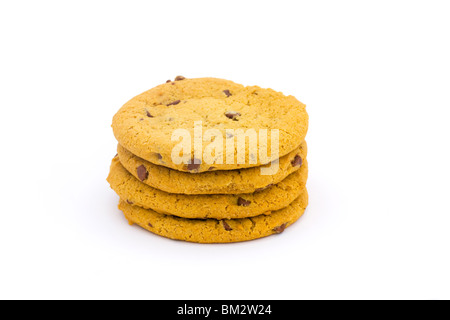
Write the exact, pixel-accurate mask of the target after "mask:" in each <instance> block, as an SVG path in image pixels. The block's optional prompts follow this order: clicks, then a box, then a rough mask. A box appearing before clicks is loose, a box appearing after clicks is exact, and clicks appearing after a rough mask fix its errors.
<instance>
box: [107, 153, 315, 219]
mask: <svg viewBox="0 0 450 320" xmlns="http://www.w3.org/2000/svg"><path fill="white" fill-rule="evenodd" d="M307 175H308V165H307V161H305V163H304V164H303V165H302V167H301V168H300V170H297V171H296V172H294V173H292V174H291V175H289V176H288V177H287V178H286V179H284V180H283V181H281V182H279V183H278V184H276V185H273V186H271V187H269V188H267V189H265V190H262V191H260V192H255V193H246V194H236V195H233V194H219V195H185V194H172V193H167V192H164V191H161V190H159V189H156V188H153V187H150V186H148V185H146V184H144V183H142V182H140V181H139V180H137V179H136V178H135V177H133V176H132V175H131V174H130V173H129V172H128V171H127V170H126V169H125V168H124V167H123V166H122V164H121V163H120V161H119V159H118V157H116V158H114V159H113V161H112V164H111V171H110V174H109V176H108V179H107V180H108V182H109V183H110V185H111V188H112V189H113V190H114V191H115V192H116V193H117V194H118V195H119V196H120V198H122V199H124V200H126V201H128V203H130V204H133V205H135V206H139V207H142V208H146V209H152V210H154V211H156V212H159V213H164V214H169V215H175V216H179V217H183V218H190V219H205V218H214V219H236V218H247V217H253V216H258V215H261V214H268V213H270V211H273V210H279V209H281V208H284V207H286V206H288V205H289V204H290V203H291V202H292V201H294V199H295V198H297V197H298V196H299V195H300V194H301V192H302V191H303V189H304V186H305V184H306V180H307Z"/></svg>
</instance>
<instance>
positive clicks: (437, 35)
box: [0, 0, 450, 299]
mask: <svg viewBox="0 0 450 320" xmlns="http://www.w3.org/2000/svg"><path fill="white" fill-rule="evenodd" d="M449 16H450V3H449V2H448V1H261V0H259V1H244V0H239V1H231V0H228V1H194V0H193V1H176V0H171V1H70V2H69V1H2V2H1V3H0V37H1V38H0V41H1V42H0V57H1V59H0V108H1V114H0V133H1V139H2V140H1V141H2V148H1V156H0V161H1V166H0V173H1V175H0V179H1V182H0V183H1V190H0V196H1V200H2V201H1V207H0V208H1V209H0V212H1V220H0V241H1V242H0V250H1V251H0V298H2V299H15V298H42V299H53V298H57V299H72V298H74V299H119V298H125V299H132V298H133V299H372V298H373V299H420V298H423V299H444V298H447V299H449V298H450V289H449V288H450V275H449V270H450V255H449V245H450V209H449V201H450V197H449V195H450V188H449V184H450V151H449V150H450V146H449V140H448V139H449V137H450V129H449V121H450V112H449V110H450V41H449V39H450V19H449ZM179 74H180V75H184V76H186V77H189V78H194V77H204V76H213V77H219V78H225V79H230V80H233V81H235V82H238V83H242V84H245V85H259V86H261V87H271V88H274V89H276V90H279V91H282V92H284V93H285V94H292V95H295V96H296V97H297V98H298V99H299V100H301V101H302V102H304V103H305V104H307V106H308V107H307V108H308V109H307V110H308V112H309V114H310V130H309V133H308V137H307V141H308V148H309V155H308V156H309V157H308V160H309V167H310V179H309V182H308V188H309V193H310V206H309V207H308V209H307V212H306V213H305V215H304V216H303V217H302V218H301V219H300V220H299V221H298V223H296V224H295V225H293V226H292V227H291V228H289V229H287V230H286V231H285V232H284V233H283V234H282V235H279V236H273V237H269V238H266V239H262V240H257V241H252V242H248V243H240V244H230V245H198V244H190V243H184V242H179V241H172V240H168V239H164V238H161V237H158V236H155V235H153V234H151V233H149V232H146V231H144V230H142V229H140V228H138V227H130V226H128V224H127V222H126V220H125V219H124V217H123V216H122V214H121V213H120V211H118V209H117V207H116V205H117V202H118V198H117V196H116V195H115V194H114V192H113V191H112V190H110V188H109V185H108V184H107V182H106V181H105V179H106V176H107V174H108V169H109V165H110V160H111V158H112V157H113V156H114V154H115V153H116V152H115V148H116V141H115V140H114V137H113V134H112V130H111V128H110V124H111V120H112V117H113V115H114V113H115V112H116V111H117V110H118V109H119V107H120V106H121V105H122V104H123V103H125V102H126V101H127V100H128V99H130V98H132V97H133V96H135V95H137V94H139V93H141V92H143V91H145V90H147V89H149V88H151V87H153V86H155V85H158V84H160V83H163V82H165V81H166V80H167V79H170V78H172V79H173V78H174V77H175V76H177V75H179Z"/></svg>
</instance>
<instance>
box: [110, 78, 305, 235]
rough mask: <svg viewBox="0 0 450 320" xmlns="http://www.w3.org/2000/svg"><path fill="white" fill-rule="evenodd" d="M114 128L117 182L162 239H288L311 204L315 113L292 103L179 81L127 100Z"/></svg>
mask: <svg viewBox="0 0 450 320" xmlns="http://www.w3.org/2000/svg"><path fill="white" fill-rule="evenodd" d="M112 127H113V131H114V135H115V137H116V139H117V140H118V142H119V145H118V149H117V155H116V157H114V159H113V160H112V165H111V170H110V174H109V176H108V182H109V183H110V185H111V188H112V189H113V190H114V191H115V192H116V193H117V194H118V195H119V197H120V203H119V209H120V210H122V211H123V213H124V215H125V217H126V219H127V220H128V221H129V223H130V224H138V225H139V226H141V227H143V228H145V229H147V230H149V231H151V232H153V233H155V234H158V235H161V236H164V237H167V238H171V239H177V240H184V241H191V242H199V243H224V242H238V241H246V240H252V239H257V238H261V237H265V236H269V235H272V234H279V233H281V232H283V231H284V230H285V228H286V227H288V226H289V225H291V224H292V223H294V222H295V221H296V220H298V218H299V217H300V216H301V215H302V214H303V213H304V211H305V208H306V206H307V204H308V194H307V191H306V180H307V176H308V164H307V161H306V153H307V149H306V142H305V140H304V139H305V136H306V133H307V130H308V115H307V113H306V110H305V105H304V104H302V103H301V102H299V101H298V100H297V99H295V98H294V97H292V96H285V95H283V94H282V93H279V92H276V91H274V90H271V89H262V88H260V87H257V86H251V87H245V86H242V85H240V84H236V83H234V82H231V81H227V80H222V79H215V78H200V79H186V78H184V77H182V76H178V77H176V78H175V80H174V81H170V80H168V81H167V82H166V83H164V84H162V85H159V86H157V87H155V88H153V89H150V90H149V91H146V92H144V93H143V94H141V95H138V96H137V97H135V98H133V99H131V100H130V101H129V102H127V103H126V104H125V105H124V106H123V107H122V108H121V109H120V110H119V111H118V113H117V114H116V115H115V116H114V119H113V124H112ZM255 139H256V140H255Z"/></svg>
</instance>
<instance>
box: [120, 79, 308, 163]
mask: <svg viewBox="0 0 450 320" xmlns="http://www.w3.org/2000/svg"><path fill="white" fill-rule="evenodd" d="M112 127H113V131H114V134H115V136H116V138H117V140H118V141H119V143H120V144H121V145H122V146H123V147H124V148H125V149H127V150H128V151H130V152H131V153H133V154H135V155H136V156H138V157H140V158H142V159H144V160H146V161H148V162H151V163H154V164H156V165H160V166H165V167H168V168H172V169H176V170H179V171H186V172H206V171H215V170H234V169H242V168H249V167H257V166H261V165H265V164H268V163H270V162H272V161H274V160H276V159H278V158H280V157H283V156H285V155H287V154H289V153H290V152H292V151H293V150H295V149H296V148H297V147H298V146H299V145H300V144H301V143H302V142H303V140H304V138H305V135H306V132H307V129H308V114H307V113H306V110H305V105H304V104H302V103H301V102H299V101H298V100H297V99H296V98H294V97H293V96H285V95H283V94H282V93H280V92H276V91H274V90H272V89H262V88H260V87H257V86H250V87H245V86H243V85H240V84H236V83H234V82H231V81H228V80H222V79H215V78H200V79H186V78H184V77H177V78H176V79H175V81H169V82H167V83H164V84H162V85H159V86H157V87H155V88H153V89H150V90H148V91H146V92H144V93H142V94H140V95H138V96H136V97H135V98H133V99H131V100H130V101H128V102H127V103H126V104H125V105H124V106H123V107H122V108H121V109H120V110H119V111H118V113H117V114H116V115H115V116H114V119H113V124H112ZM177 130H184V131H183V133H187V134H189V140H191V141H189V142H191V143H190V144H189V145H187V146H186V148H188V149H189V150H185V149H186V148H183V153H182V157H181V158H182V159H181V160H179V159H177V160H176V161H175V160H174V155H177V157H178V156H179V154H177V153H176V152H175V151H174V150H177V149H176V148H177V146H179V145H180V143H181V142H180V141H181V140H182V139H181V138H180V137H179V136H177V135H175V133H177V132H178V133H179V131H177ZM229 130H234V131H236V132H237V131H238V130H242V131H243V132H244V131H245V132H247V131H251V130H254V131H255V132H256V133H259V134H260V133H261V132H263V131H264V130H266V131H267V133H268V136H267V141H263V140H261V138H259V140H258V142H257V144H258V146H257V147H258V149H259V148H260V147H262V146H263V147H267V156H266V157H261V155H260V154H259V153H256V152H254V151H253V150H252V149H250V145H249V146H247V147H245V148H243V149H244V150H241V149H242V148H238V145H239V143H238V138H239V135H238V134H233V133H230V132H229ZM234 131H233V132H234ZM211 132H214V133H215V134H216V135H214V136H209V135H208V134H211ZM276 134H278V136H279V139H278V141H279V145H278V146H279V148H278V152H275V150H276V146H275V144H273V143H272V137H276ZM177 137H178V138H177ZM244 137H245V136H244ZM196 139H197V140H196ZM216 139H217V140H216ZM235 140H236V141H235ZM196 141H197V142H198V143H197V145H198V144H201V146H199V147H198V148H195V145H196V144H195V143H196ZM183 142H184V140H183ZM227 142H229V144H227ZM231 142H233V144H234V145H233V144H231ZM212 143H215V144H216V146H221V147H222V148H220V149H214V152H210V151H211V150H212V148H210V147H211V144H212ZM205 154H211V157H210V158H205Z"/></svg>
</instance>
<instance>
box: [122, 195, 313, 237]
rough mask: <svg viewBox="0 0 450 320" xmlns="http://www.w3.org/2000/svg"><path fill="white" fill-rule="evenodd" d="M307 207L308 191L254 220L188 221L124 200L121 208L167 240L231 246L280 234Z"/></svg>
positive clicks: (135, 222) (139, 223) (145, 227)
mask: <svg viewBox="0 0 450 320" xmlns="http://www.w3.org/2000/svg"><path fill="white" fill-rule="evenodd" d="M307 205H308V193H307V191H306V189H305V190H304V192H302V194H301V195H300V196H299V197H298V198H297V199H295V200H294V201H293V202H292V203H291V204H290V205H289V206H287V207H286V208H283V209H281V210H278V211H274V212H271V214H270V215H260V216H257V217H253V218H243V219H233V220H215V219H205V220H198V219H185V218H179V217H175V216H170V215H164V214H160V213H157V212H155V211H153V210H146V209H143V208H140V207H136V206H132V205H129V204H128V203H126V201H124V200H121V201H120V203H119V209H120V210H122V212H123V213H124V215H125V217H126V219H127V220H128V222H129V223H130V224H137V225H139V226H141V227H142V228H144V229H147V230H148V231H151V232H152V233H155V234H157V235H160V236H163V237H166V238H170V239H175V240H183V241H189V242H197V243H230V242H240V241H248V240H254V239H258V238H263V237H266V236H270V235H272V234H279V233H281V232H283V231H284V230H285V229H286V228H287V227H288V226H290V225H291V224H292V223H294V222H295V221H297V220H298V219H299V218H300V217H301V216H302V215H303V213H304V212H305V208H306V207H307Z"/></svg>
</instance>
